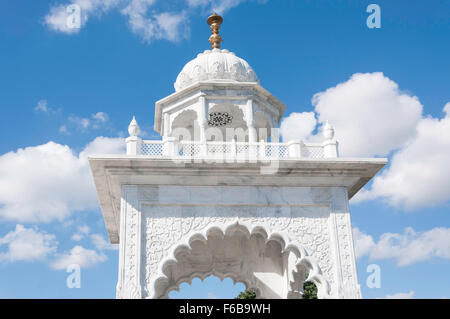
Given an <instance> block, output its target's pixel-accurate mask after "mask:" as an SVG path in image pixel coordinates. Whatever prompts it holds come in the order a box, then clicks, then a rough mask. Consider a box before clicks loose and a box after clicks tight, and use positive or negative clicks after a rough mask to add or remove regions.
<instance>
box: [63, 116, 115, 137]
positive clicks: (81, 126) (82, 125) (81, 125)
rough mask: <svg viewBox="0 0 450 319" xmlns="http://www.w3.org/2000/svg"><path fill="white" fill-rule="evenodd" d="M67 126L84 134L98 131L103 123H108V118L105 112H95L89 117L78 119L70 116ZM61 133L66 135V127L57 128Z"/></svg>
mask: <svg viewBox="0 0 450 319" xmlns="http://www.w3.org/2000/svg"><path fill="white" fill-rule="evenodd" d="M68 121H69V124H71V126H75V128H76V129H77V130H79V131H82V132H85V131H87V130H89V129H94V130H96V129H99V128H101V127H103V126H104V124H105V123H107V122H108V121H109V116H108V114H106V113H105V112H97V113H95V114H92V115H91V116H90V117H78V116H74V115H71V116H69V118H68ZM59 131H60V132H61V133H67V132H68V128H67V125H66V124H65V125H62V126H61V127H60V128H59Z"/></svg>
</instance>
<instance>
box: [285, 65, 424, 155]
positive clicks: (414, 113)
mask: <svg viewBox="0 0 450 319" xmlns="http://www.w3.org/2000/svg"><path fill="white" fill-rule="evenodd" d="M312 104H313V105H314V108H315V112H316V114H317V118H318V122H319V123H322V124H323V123H325V122H326V121H327V120H328V121H329V122H330V123H331V124H332V125H333V126H334V128H335V137H336V139H337V140H338V141H339V142H340V143H339V152H340V154H341V156H343V157H347V156H358V157H364V156H374V155H386V154H388V153H389V152H390V151H392V150H395V149H397V148H399V147H400V146H402V145H403V144H404V143H405V142H406V141H407V140H408V139H409V138H410V137H411V136H412V135H413V134H414V131H415V127H416V124H417V122H418V121H419V120H420V118H421V114H422V105H421V104H420V102H419V100H418V98H417V97H415V96H410V95H407V94H404V93H402V92H401V91H400V90H399V87H398V85H397V83H395V82H393V81H392V80H390V79H389V78H387V77H385V76H384V75H383V73H380V72H376V73H364V74H363V73H355V74H353V75H352V77H351V78H350V79H349V80H348V81H346V82H344V83H340V84H338V85H336V86H335V87H332V88H329V89H327V90H325V91H324V92H319V93H317V94H315V95H314V97H313V99H312ZM291 116H292V117H291ZM294 116H295V117H297V119H300V121H299V120H296V118H295V117H294ZM302 120H303V121H302ZM283 124H284V125H285V128H284V132H285V133H284V134H285V135H284V136H283V139H284V140H286V137H290V136H292V135H295V132H296V131H298V130H299V127H301V126H305V119H304V118H299V117H298V115H296V113H293V114H292V115H290V116H289V117H287V118H285V119H283V122H282V124H281V125H282V126H283ZM310 125H311V121H307V125H306V128H305V129H304V130H305V131H308V130H310ZM306 139H308V138H306ZM309 139H317V137H316V136H310V137H309Z"/></svg>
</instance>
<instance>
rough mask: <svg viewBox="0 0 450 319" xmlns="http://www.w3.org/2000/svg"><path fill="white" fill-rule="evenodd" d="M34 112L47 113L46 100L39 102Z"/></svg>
mask: <svg viewBox="0 0 450 319" xmlns="http://www.w3.org/2000/svg"><path fill="white" fill-rule="evenodd" d="M34 110H35V111H36V112H43V113H47V112H48V106H47V100H40V101H39V102H38V103H37V105H36V107H35V108H34Z"/></svg>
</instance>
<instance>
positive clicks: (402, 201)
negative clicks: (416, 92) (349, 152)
mask: <svg viewBox="0 0 450 319" xmlns="http://www.w3.org/2000/svg"><path fill="white" fill-rule="evenodd" d="M443 110H444V112H445V116H444V117H443V118H441V119H436V118H433V117H426V118H423V119H421V120H420V121H419V122H418V124H417V127H416V130H415V134H413V135H412V136H413V138H412V139H411V140H410V141H409V142H408V143H407V144H406V145H405V146H404V147H403V148H401V149H400V150H399V151H398V152H396V153H395V154H394V155H393V157H392V159H391V164H390V166H389V168H388V169H386V170H384V172H383V173H382V174H381V175H379V176H377V177H375V179H374V181H373V184H372V187H371V189H370V190H368V191H367V190H366V191H364V192H362V193H361V194H358V195H357V196H356V197H355V199H354V200H352V202H359V201H362V200H365V199H375V198H383V199H385V200H386V201H387V202H388V204H390V205H392V206H396V207H401V208H404V209H406V210H411V209H414V208H418V207H423V206H433V205H439V204H443V203H445V202H448V201H449V200H450V165H449V163H450V103H447V104H446V106H445V107H444V109H443Z"/></svg>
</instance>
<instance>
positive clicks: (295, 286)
mask: <svg viewBox="0 0 450 319" xmlns="http://www.w3.org/2000/svg"><path fill="white" fill-rule="evenodd" d="M169 256H170V257H168V258H166V259H164V260H162V261H161V263H160V265H159V270H158V274H156V276H155V277H153V278H154V280H151V281H150V282H149V283H148V285H149V286H147V289H146V290H147V291H148V292H150V295H149V296H147V298H168V294H169V292H170V291H171V290H178V287H179V286H180V284H181V283H183V282H187V283H191V281H192V279H193V278H196V277H198V278H200V279H202V280H203V279H204V278H206V277H208V276H210V275H215V276H217V277H219V278H220V279H222V280H223V279H224V278H226V277H229V278H231V279H233V281H234V282H235V283H236V282H242V283H243V284H244V285H245V286H246V288H247V289H251V290H253V291H255V292H256V295H257V297H258V298H302V293H303V283H304V281H312V282H314V283H315V284H316V286H317V288H318V297H319V298H329V297H330V295H329V291H330V286H329V283H328V282H327V281H326V280H325V278H324V277H323V276H322V274H321V271H320V268H319V266H318V264H317V262H316V261H315V260H314V259H313V258H312V257H310V256H308V255H307V253H306V251H305V249H303V248H302V247H301V246H299V245H297V244H296V243H294V242H290V241H289V239H288V238H287V236H285V235H283V234H279V233H273V234H270V233H269V232H268V231H266V229H264V227H260V226H255V227H252V228H251V229H249V228H248V227H247V226H245V225H242V224H240V223H239V222H235V223H233V224H231V225H228V226H212V227H210V228H208V229H205V230H204V231H203V232H199V233H192V234H188V236H187V237H186V238H185V241H184V242H182V243H180V244H179V245H177V246H176V247H174V248H173V250H172V251H171V254H170V255H169ZM306 276H308V277H307V278H306Z"/></svg>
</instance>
